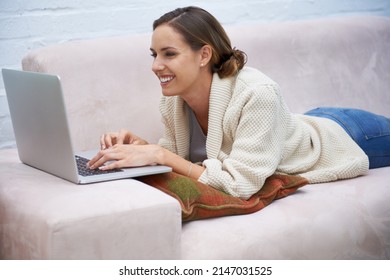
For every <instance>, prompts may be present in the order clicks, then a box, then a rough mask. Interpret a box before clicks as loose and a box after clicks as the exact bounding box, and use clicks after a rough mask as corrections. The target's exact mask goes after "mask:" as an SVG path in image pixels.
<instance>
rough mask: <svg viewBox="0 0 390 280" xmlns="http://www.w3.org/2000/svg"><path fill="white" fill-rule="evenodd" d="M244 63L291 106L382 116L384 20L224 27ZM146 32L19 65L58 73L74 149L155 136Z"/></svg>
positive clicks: (389, 66)
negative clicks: (119, 137) (113, 138)
mask: <svg viewBox="0 0 390 280" xmlns="http://www.w3.org/2000/svg"><path fill="white" fill-rule="evenodd" d="M226 30H227V32H228V34H229V35H230V37H231V40H232V45H233V46H236V47H237V48H238V49H241V50H243V51H245V52H246V53H247V55H248V64H247V65H248V66H252V67H256V68H258V69H260V70H261V71H262V72H263V73H265V74H266V75H268V76H270V77H271V78H272V79H274V80H275V81H276V82H278V83H279V85H280V86H281V89H282V93H283V95H284V97H285V99H286V101H287V104H288V105H289V107H290V109H291V111H293V112H296V113H303V112H305V111H307V110H309V109H311V108H314V107H318V106H343V107H355V108H363V109H367V110H371V111H373V112H377V113H380V114H388V112H389V109H390V94H389V89H390V63H389V62H390V19H389V18H382V17H372V16H360V17H343V18H334V19H317V20H306V21H296V22H283V23H267V24H265V23H263V24H251V25H246V26H236V27H227V28H226ZM149 47H150V33H149V34H141V35H132V36H124V37H112V38H100V39H91V40H83V41H73V42H67V43H62V44H57V45H52V46H48V47H44V48H40V49H37V50H34V51H32V52H30V53H29V54H27V55H26V57H24V59H23V61H22V65H23V69H24V70H29V71H38V72H47V73H54V74H58V75H60V77H61V80H62V83H63V90H64V92H65V102H66V104H67V110H68V112H69V122H70V125H71V130H72V135H73V142H74V146H75V149H76V150H84V149H90V148H97V147H98V143H99V137H100V135H101V134H102V133H104V132H108V131H117V130H119V129H120V128H127V129H130V130H132V131H133V132H134V133H136V134H138V135H139V136H141V137H144V138H145V139H147V140H148V141H149V142H151V143H153V142H157V140H158V138H159V137H160V136H161V134H162V131H163V129H162V124H161V122H160V114H159V110H158V103H159V99H160V95H161V90H160V86H159V82H158V80H157V78H156V77H155V76H154V74H153V72H152V71H151V64H152V58H151V57H150V51H149Z"/></svg>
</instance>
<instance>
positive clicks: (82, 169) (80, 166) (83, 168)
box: [75, 156, 123, 177]
mask: <svg viewBox="0 0 390 280" xmlns="http://www.w3.org/2000/svg"><path fill="white" fill-rule="evenodd" d="M75 157H76V163H77V170H78V173H79V175H81V176H84V177H85V176H93V175H100V174H108V173H116V172H123V170H121V169H112V170H100V169H98V168H97V169H90V168H88V167H87V163H88V161H89V159H86V158H84V157H80V156H75Z"/></svg>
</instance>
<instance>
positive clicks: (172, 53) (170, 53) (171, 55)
mask: <svg viewBox="0 0 390 280" xmlns="http://www.w3.org/2000/svg"><path fill="white" fill-rule="evenodd" d="M175 55H176V53H175V52H166V53H165V56H167V57H173V56H175Z"/></svg>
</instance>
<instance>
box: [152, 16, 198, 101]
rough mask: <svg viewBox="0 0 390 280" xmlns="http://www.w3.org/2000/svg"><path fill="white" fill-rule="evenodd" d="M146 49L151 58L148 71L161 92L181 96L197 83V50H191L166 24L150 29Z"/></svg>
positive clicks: (189, 91) (166, 94)
mask: <svg viewBox="0 0 390 280" xmlns="http://www.w3.org/2000/svg"><path fill="white" fill-rule="evenodd" d="M150 50H151V52H152V56H153V57H154V60H153V65H152V71H153V72H154V73H155V74H156V75H157V77H158V78H159V80H160V85H161V88H162V93H163V95H165V96H175V95H181V96H185V95H188V94H191V92H192V91H194V90H195V89H196V88H197V87H198V85H199V83H201V80H202V79H199V77H200V72H201V71H200V69H201V67H202V66H201V59H202V56H201V51H193V50H192V49H191V47H190V46H189V45H188V44H187V43H186V42H185V41H184V38H183V37H182V35H181V34H180V33H178V32H176V31H175V30H174V29H173V28H172V27H170V26H169V25H166V24H163V25H160V26H158V27H157V28H156V29H155V30H154V32H153V35H152V43H151V47H150Z"/></svg>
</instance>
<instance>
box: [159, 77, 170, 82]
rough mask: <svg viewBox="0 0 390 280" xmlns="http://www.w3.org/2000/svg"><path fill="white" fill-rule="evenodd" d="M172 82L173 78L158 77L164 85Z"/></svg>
mask: <svg viewBox="0 0 390 280" xmlns="http://www.w3.org/2000/svg"><path fill="white" fill-rule="evenodd" d="M171 80H173V77H160V82H162V83H166V82H169V81H171Z"/></svg>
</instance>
